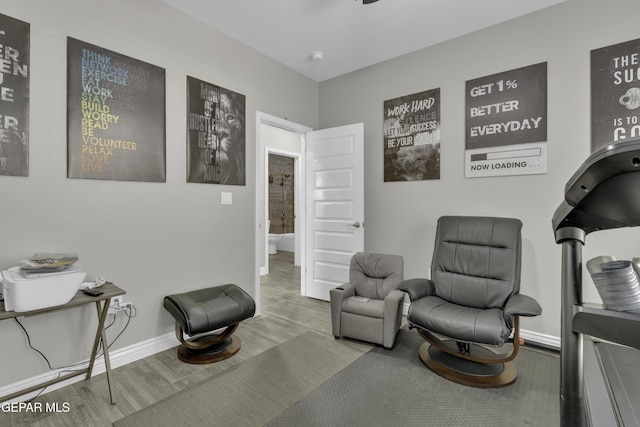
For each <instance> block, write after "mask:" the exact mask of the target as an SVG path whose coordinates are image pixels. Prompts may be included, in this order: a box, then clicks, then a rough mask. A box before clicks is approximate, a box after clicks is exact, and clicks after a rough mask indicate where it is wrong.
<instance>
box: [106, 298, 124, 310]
mask: <svg viewBox="0 0 640 427" xmlns="http://www.w3.org/2000/svg"><path fill="white" fill-rule="evenodd" d="M123 302H124V296H123V295H118V296H117V297H113V298H111V303H110V304H109V311H107V314H116V313H117V312H118V311H120V308H119V307H121V306H122V303H123Z"/></svg>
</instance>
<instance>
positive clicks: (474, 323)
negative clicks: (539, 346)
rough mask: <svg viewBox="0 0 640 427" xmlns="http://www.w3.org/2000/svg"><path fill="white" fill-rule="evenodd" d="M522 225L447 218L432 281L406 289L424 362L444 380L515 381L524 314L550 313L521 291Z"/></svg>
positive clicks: (494, 383) (408, 283) (440, 224)
mask: <svg viewBox="0 0 640 427" xmlns="http://www.w3.org/2000/svg"><path fill="white" fill-rule="evenodd" d="M521 228H522V223H521V222H520V220H518V219H511V218H489V217H450V216H449V217H442V218H440V219H439V220H438V228H437V230H436V242H435V248H434V252H433V259H432V262H431V279H410V280H407V281H405V282H403V284H402V285H401V286H400V289H402V290H404V291H405V292H407V293H408V294H409V298H410V299H411V305H410V306H409V312H408V315H407V320H408V322H409V327H410V328H417V330H418V333H419V334H420V335H421V336H422V337H423V338H424V339H425V340H426V341H427V343H424V344H423V345H422V346H421V347H420V350H419V354H420V358H421V359H422V361H423V362H424V363H425V364H426V365H427V367H429V368H430V369H431V370H432V371H434V372H435V373H437V374H438V375H440V376H442V377H444V378H447V379H449V380H451V381H455V382H458V383H461V384H465V385H470V386H476V387H501V386H506V385H509V384H511V383H512V382H513V381H515V379H516V376H517V372H516V369H515V366H514V365H513V363H511V361H512V360H513V359H514V358H515V357H516V354H517V353H518V346H519V327H518V322H519V317H520V316H537V315H539V314H540V313H541V312H542V309H541V308H540V305H538V303H537V302H536V301H535V300H534V299H533V298H530V297H528V296H525V295H522V294H520V293H519V292H520V264H521V245H522V244H521V236H520V231H521ZM512 331H513V332H514V337H513V345H510V344H507V341H508V340H509V336H510V335H511V332H512ZM505 344H507V345H505ZM503 346H504V347H506V350H507V352H506V353H503V351H504V349H502V348H500V347H503ZM492 347H493V348H492Z"/></svg>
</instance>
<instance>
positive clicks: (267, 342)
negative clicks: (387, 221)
mask: <svg viewBox="0 0 640 427" xmlns="http://www.w3.org/2000/svg"><path fill="white" fill-rule="evenodd" d="M269 259H270V261H269V266H270V271H269V274H268V275H264V276H262V277H261V300H262V301H261V302H262V306H261V310H262V313H261V315H260V316H257V317H254V318H251V319H248V320H246V321H244V322H242V323H241V324H240V327H239V328H238V330H237V331H236V335H237V336H239V337H240V338H241V340H242V349H241V350H240V352H239V353H238V354H237V355H236V356H234V357H232V358H231V359H227V360H224V361H221V362H218V363H215V364H212V365H189V364H185V363H183V362H181V361H179V360H178V359H177V356H176V350H175V348H172V349H169V350H166V351H163V352H160V353H157V354H155V355H153V356H150V357H147V358H145V359H141V360H138V361H136V362H133V363H130V364H128V365H126V366H122V367H120V368H117V369H114V370H113V371H112V374H113V375H112V378H113V380H114V381H113V382H114V395H115V399H116V405H111V404H110V403H109V392H108V389H107V381H106V376H105V375H104V374H101V375H97V376H95V377H93V378H91V379H89V380H85V381H80V382H78V383H75V384H73V385H70V386H67V387H64V388H61V389H59V390H55V391H53V392H50V393H47V394H44V395H42V396H40V397H38V398H36V399H35V400H34V402H42V406H43V407H44V406H45V405H46V403H49V404H51V403H58V404H59V405H60V406H61V405H62V404H63V403H68V405H69V410H68V412H66V413H64V412H59V413H25V412H23V413H20V414H16V413H11V412H6V413H5V412H2V411H0V426H3V427H27V426H31V427H70V426H74V427H75V426H81V427H89V426H96V427H107V426H111V423H113V422H114V421H117V420H119V419H121V418H123V417H125V416H127V415H129V414H132V413H134V412H136V411H139V410H140V409H142V408H145V407H147V406H149V405H151V404H152V403H155V402H157V401H159V400H161V399H164V398H166V397H168V396H171V395H172V394H174V393H176V392H178V391H180V390H182V389H184V388H186V387H188V386H189V385H191V384H195V383H197V382H200V381H202V380H204V379H207V378H210V377H211V376H214V375H216V374H219V373H221V372H222V371H224V370H225V369H228V368H230V367H232V366H234V365H236V364H239V363H242V361H244V360H247V359H249V358H250V357H253V356H256V355H258V354H260V353H261V352H264V351H266V350H268V349H270V348H272V347H274V346H276V345H278V344H281V343H283V342H285V341H287V340H288V339H290V338H293V337H295V336H298V335H301V334H303V333H305V332H307V331H310V330H312V331H316V332H319V333H322V334H326V335H328V336H331V316H330V308H329V303H328V302H324V301H319V300H314V299H310V298H305V297H302V296H300V267H295V266H294V265H293V253H290V252H278V254H277V255H270V256H269ZM134 320H135V319H134ZM340 341H343V340H340ZM350 345H353V346H355V347H358V348H359V349H360V350H361V351H363V352H365V351H367V350H368V349H369V348H371V346H370V345H368V344H365V343H359V342H357V341H352V342H351V344H350ZM158 427H161V426H158Z"/></svg>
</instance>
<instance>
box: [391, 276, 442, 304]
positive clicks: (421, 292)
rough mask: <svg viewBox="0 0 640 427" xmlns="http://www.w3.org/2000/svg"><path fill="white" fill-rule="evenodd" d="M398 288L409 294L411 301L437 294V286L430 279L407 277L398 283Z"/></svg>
mask: <svg viewBox="0 0 640 427" xmlns="http://www.w3.org/2000/svg"><path fill="white" fill-rule="evenodd" d="M398 289H399V290H401V291H403V292H406V293H407V294H409V299H410V300H411V301H415V300H419V299H420V298H422V297H426V296H429V295H435V288H434V286H433V282H432V281H431V280H430V279H407V280H404V281H403V282H401V283H400V285H398Z"/></svg>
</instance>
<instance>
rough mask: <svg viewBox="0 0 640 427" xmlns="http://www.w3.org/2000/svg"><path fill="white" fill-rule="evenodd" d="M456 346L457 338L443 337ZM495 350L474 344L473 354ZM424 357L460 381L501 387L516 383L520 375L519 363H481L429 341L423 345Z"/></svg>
mask: <svg viewBox="0 0 640 427" xmlns="http://www.w3.org/2000/svg"><path fill="white" fill-rule="evenodd" d="M443 343H446V344H447V345H448V344H449V343H450V344H451V345H452V346H454V347H455V346H456V343H455V341H443ZM474 353H486V354H493V353H494V352H492V351H491V350H490V349H488V348H486V347H482V346H479V345H475V344H471V348H470V354H474ZM419 355H420V360H422V362H423V363H424V364H425V365H426V366H427V367H428V368H429V369H430V370H431V371H433V372H434V373H436V374H438V375H439V376H441V377H443V378H445V379H447V380H449V381H453V382H455V383H458V384H462V385H466V386H471V387H479V388H498V387H506V386H508V385H510V384H512V383H513V382H514V381H515V380H516V377H517V376H518V373H517V370H516V367H515V365H514V364H513V363H512V362H506V363H479V362H474V361H471V360H467V359H462V358H460V357H456V356H453V355H451V354H448V353H446V352H444V351H441V350H439V349H437V348H436V347H434V346H432V345H430V344H429V343H427V342H425V343H423V344H422V345H421V346H420V350H419Z"/></svg>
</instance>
